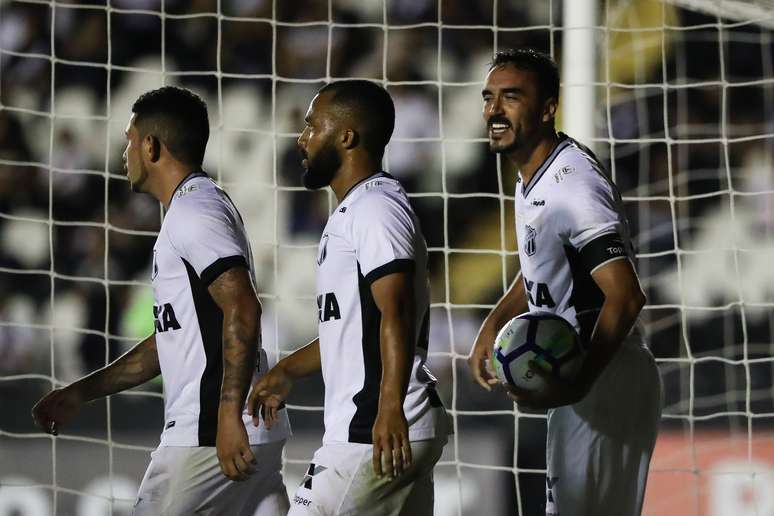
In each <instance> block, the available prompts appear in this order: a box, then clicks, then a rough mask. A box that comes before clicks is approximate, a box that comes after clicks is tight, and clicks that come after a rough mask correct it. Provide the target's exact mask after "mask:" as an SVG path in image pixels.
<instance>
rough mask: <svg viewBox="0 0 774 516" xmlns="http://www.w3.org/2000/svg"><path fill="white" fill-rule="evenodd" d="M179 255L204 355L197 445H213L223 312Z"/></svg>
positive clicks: (221, 364) (220, 380) (220, 371)
mask: <svg viewBox="0 0 774 516" xmlns="http://www.w3.org/2000/svg"><path fill="white" fill-rule="evenodd" d="M180 259H181V260H183V264H184V265H185V270H186V272H188V281H189V282H190V284H191V295H192V297H193V302H194V308H195V309H196V318H197V319H198V320H199V332H200V333H201V336H202V343H203V344H204V356H205V358H206V365H205V366H204V372H203V373H202V377H201V380H200V381H199V446H215V437H216V436H217V434H218V404H219V403H220V386H221V383H222V381H223V312H222V311H221V309H220V308H219V307H218V305H217V304H215V301H214V300H213V299H212V296H211V295H210V293H209V291H208V290H207V285H206V284H205V283H204V282H203V281H202V280H201V278H199V276H198V275H197V274H196V269H194V268H193V266H192V265H191V264H190V263H188V262H187V261H186V260H185V259H184V258H180Z"/></svg>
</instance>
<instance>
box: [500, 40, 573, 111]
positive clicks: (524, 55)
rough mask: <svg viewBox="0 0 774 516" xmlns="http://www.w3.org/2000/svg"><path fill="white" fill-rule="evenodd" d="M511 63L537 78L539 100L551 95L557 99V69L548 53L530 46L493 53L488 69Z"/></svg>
mask: <svg viewBox="0 0 774 516" xmlns="http://www.w3.org/2000/svg"><path fill="white" fill-rule="evenodd" d="M506 64H510V65H513V66H514V67H516V68H518V69H519V70H526V71H529V72H533V73H534V74H535V75H537V78H538V93H539V94H540V100H541V101H545V100H546V99H548V98H550V97H553V98H554V99H556V101H557V102H558V101H559V69H558V68H557V66H556V63H555V62H554V60H553V59H551V58H550V57H549V56H548V55H546V54H544V53H542V52H538V51H537V50H535V49H532V48H515V49H508V50H501V51H499V52H497V53H495V56H494V59H493V60H492V63H491V65H490V66H489V71H492V69H493V68H497V67H498V66H503V65H506Z"/></svg>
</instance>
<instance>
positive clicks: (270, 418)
mask: <svg viewBox="0 0 774 516" xmlns="http://www.w3.org/2000/svg"><path fill="white" fill-rule="evenodd" d="M292 388H293V378H291V377H290V375H289V374H287V373H286V372H285V370H284V369H283V368H282V367H280V366H274V367H273V368H272V369H271V371H269V372H268V373H266V375H265V376H264V377H263V378H261V379H260V380H258V381H257V382H256V383H255V385H253V389H252V390H251V391H250V395H249V396H248V397H247V413H248V414H250V415H251V416H252V418H253V425H255V426H258V425H259V424H260V418H259V417H258V415H259V414H261V415H262V416H263V422H264V423H265V424H266V428H271V427H272V426H273V425H274V423H275V422H277V420H278V411H279V410H280V409H281V408H282V407H283V403H284V402H285V400H286V399H287V397H288V395H289V394H290V390H291V389H292Z"/></svg>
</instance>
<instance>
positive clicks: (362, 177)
mask: <svg viewBox="0 0 774 516" xmlns="http://www.w3.org/2000/svg"><path fill="white" fill-rule="evenodd" d="M305 121H306V126H305V127H304V130H303V132H302V133H301V136H300V137H299V139H298V146H299V148H300V150H301V153H302V155H303V156H304V160H303V166H304V168H305V169H306V172H305V173H304V176H303V182H304V185H305V186H306V187H307V188H309V189H318V188H323V187H325V186H330V187H331V189H332V190H333V193H334V194H335V195H336V199H337V200H338V201H339V205H338V206H337V207H336V209H335V210H334V211H333V214H332V215H331V216H330V218H329V219H328V223H327V225H326V227H325V230H324V231H323V234H322V238H321V240H320V246H319V250H318V257H317V307H318V320H319V326H318V328H319V337H318V338H316V339H315V340H313V341H312V342H311V343H309V344H308V345H307V346H305V347H303V348H301V349H299V350H297V351H295V352H294V353H293V354H291V355H290V356H288V357H286V358H284V359H283V360H281V361H280V362H279V363H278V364H277V365H276V366H275V367H274V368H273V369H272V370H271V371H270V372H269V374H268V375H267V376H265V377H264V378H263V379H262V380H261V381H259V382H258V383H257V384H256V385H255V386H254V387H253V390H252V392H251V393H250V396H249V399H248V410H249V411H252V413H253V414H255V415H257V414H258V413H259V412H261V411H262V412H264V413H265V415H266V422H267V424H271V423H272V422H273V420H274V414H275V412H276V409H277V408H278V407H279V406H281V403H282V402H283V401H284V400H285V399H286V398H287V396H288V394H289V392H290V390H291V388H292V386H293V382H294V381H295V380H296V379H298V378H301V377H304V376H308V375H310V374H313V373H315V372H317V371H322V376H323V380H324V382H325V406H324V420H325V435H324V437H323V444H322V447H321V448H320V449H318V450H317V452H316V453H315V454H314V458H313V460H312V463H311V464H310V465H309V469H308V471H307V475H306V477H305V479H304V482H303V484H302V485H301V486H299V488H298V490H297V491H296V494H295V496H294V498H293V500H292V505H291V509H290V513H289V514H291V515H294V516H301V515H318V516H322V515H331V516H333V515H340V514H342V515H343V514H347V515H369V516H372V515H374V516H375V515H395V516H397V515H400V514H404V515H414V516H425V515H430V514H432V512H433V476H432V473H433V467H434V465H435V463H436V462H437V461H438V459H439V458H440V456H441V452H442V451H443V446H444V444H445V443H446V441H447V435H448V432H449V426H448V421H447V415H446V412H445V410H444V408H443V406H442V405H441V402H440V400H439V398H438V394H437V393H436V391H435V379H434V378H433V377H432V375H431V374H430V372H429V371H428V369H427V368H426V367H425V360H426V358H427V347H428V320H429V313H430V312H429V307H430V305H429V301H430V296H429V283H428V274H427V246H426V244H425V240H424V237H423V236H422V233H421V231H420V228H419V222H418V220H417V217H416V216H415V214H414V212H413V211H412V209H411V205H410V204H409V200H408V197H407V195H406V192H405V191H404V190H403V188H402V186H401V185H400V183H399V182H398V181H397V180H395V179H394V178H393V177H391V176H390V175H389V174H386V173H384V172H381V161H382V156H383V155H384V148H385V146H386V145H387V143H388V142H389V140H390V136H391V135H392V130H393V126H394V121H395V108H394V106H393V102H392V99H391V98H390V96H389V94H388V93H387V92H386V91H385V90H384V89H383V88H381V87H380V86H378V85H377V84H375V83H372V82H369V81H358V80H352V81H340V82H334V83H331V84H329V85H327V86H325V87H323V88H322V89H321V90H320V91H319V92H318V94H317V95H316V96H315V97H314V99H312V102H311V105H310V106H309V110H308V112H307V114H306V118H305Z"/></svg>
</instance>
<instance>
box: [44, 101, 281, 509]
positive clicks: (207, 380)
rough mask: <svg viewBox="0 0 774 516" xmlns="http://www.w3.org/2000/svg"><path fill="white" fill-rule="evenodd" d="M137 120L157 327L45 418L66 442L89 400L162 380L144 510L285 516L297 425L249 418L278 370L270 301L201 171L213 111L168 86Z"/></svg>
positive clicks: (137, 109) (140, 505)
mask: <svg viewBox="0 0 774 516" xmlns="http://www.w3.org/2000/svg"><path fill="white" fill-rule="evenodd" d="M132 112H133V113H132V115H131V118H130V121H129V124H128V126H127V129H126V138H127V145H126V150H125V151H124V156H123V158H124V163H125V170H126V174H127V177H128V179H129V183H130V185H131V188H132V190H133V191H135V192H144V193H148V194H150V195H152V196H153V197H155V198H156V199H158V201H159V202H161V203H162V204H163V205H164V207H165V208H166V216H165V217H164V222H163V223H162V225H161V230H160V232H159V236H158V238H157V239H156V243H155V245H154V247H153V269H152V277H151V279H152V283H153V294H154V302H155V304H154V306H153V316H154V318H155V325H156V330H155V333H154V334H152V335H150V336H148V337H147V338H145V339H144V340H142V341H141V342H140V343H138V344H137V345H136V346H135V347H134V348H132V349H131V350H130V351H128V352H127V353H126V354H124V355H123V356H121V357H120V358H118V359H117V360H115V361H114V362H112V363H111V364H109V365H108V366H107V367H105V368H103V369H100V370H98V371H95V372H94V373H92V374H90V375H88V376H86V377H84V378H82V379H80V380H78V381H76V382H74V383H72V384H70V385H68V386H67V387H64V388H62V389H56V390H54V391H52V392H51V393H49V394H47V395H46V396H45V397H44V398H43V399H41V400H40V401H39V402H38V403H37V404H36V405H35V407H34V408H33V410H32V414H33V417H34V418H35V421H36V422H37V424H38V425H39V426H40V427H41V428H43V429H44V430H45V431H46V432H49V433H52V434H54V435H56V434H57V432H58V431H59V430H60V429H61V428H62V427H63V426H64V425H66V424H67V423H68V422H70V421H71V420H72V419H73V418H74V417H75V416H76V415H77V413H78V411H79V409H80V408H81V406H82V405H83V404H84V403H87V402H89V401H92V400H95V399H97V398H101V397H104V396H108V395H111V394H115V393H117V392H120V391H123V390H126V389H130V388H132V387H135V386H137V385H140V384H142V383H145V382H147V381H148V380H150V379H152V378H154V377H156V376H157V375H158V374H159V373H161V376H162V379H163V382H164V411H165V423H164V429H163V431H162V433H161V443H160V445H159V447H158V448H157V449H156V450H155V451H154V452H153V453H152V454H151V462H150V465H149V466H148V470H147V471H146V473H145V477H144V478H143V480H142V484H141V485H140V490H139V493H138V496H137V502H136V504H135V506H134V514H136V515H138V516H139V515H148V516H153V515H160V514H164V515H181V516H182V515H190V514H212V515H216V514H217V515H251V516H252V515H266V516H270V515H271V516H275V515H277V514H285V513H286V512H287V510H288V507H289V502H288V499H287V493H286V491H285V486H284V484H283V481H282V475H281V472H280V471H281V466H282V457H281V454H282V447H283V444H284V442H285V439H286V437H287V435H288V431H289V426H288V422H287V417H286V415H285V414H284V411H281V412H280V413H279V414H278V416H277V417H276V418H275V419H274V420H273V421H272V423H273V428H272V429H271V430H269V429H267V428H266V427H265V426H264V425H263V423H261V424H260V425H259V426H257V427H256V426H255V425H254V424H252V421H251V419H250V417H249V416H248V415H247V414H246V413H245V410H244V405H245V399H246V396H247V392H248V390H249V387H250V383H251V380H253V379H257V378H258V377H260V376H261V375H262V374H263V373H265V372H266V371H267V370H268V367H267V366H268V364H267V360H266V353H265V351H263V350H262V349H261V346H260V316H261V305H260V303H259V301H258V297H257V295H256V290H255V278H254V274H253V264H252V256H251V253H250V246H249V244H248V240H247V235H246V233H245V228H244V226H243V222H242V219H241V217H240V215H239V213H238V212H237V209H236V208H235V207H234V204H233V203H232V202H231V200H230V199H229V197H228V195H227V194H226V193H225V192H224V191H223V190H221V189H220V188H219V187H218V186H217V185H216V184H215V183H214V182H213V181H212V180H211V179H210V178H209V177H208V176H207V174H205V173H204V172H203V171H202V170H201V164H202V159H203V157H204V151H205V147H206V145H207V140H208V138H209V120H208V116H207V106H206V104H205V103H204V101H202V99H200V98H199V97H198V96H196V95H195V94H193V93H192V92H190V91H188V90H185V89H182V88H176V87H164V88H161V89H157V90H153V91H150V92H147V93H145V94H144V95H142V96H140V98H139V99H138V100H137V101H136V102H135V104H134V106H133V107H132Z"/></svg>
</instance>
